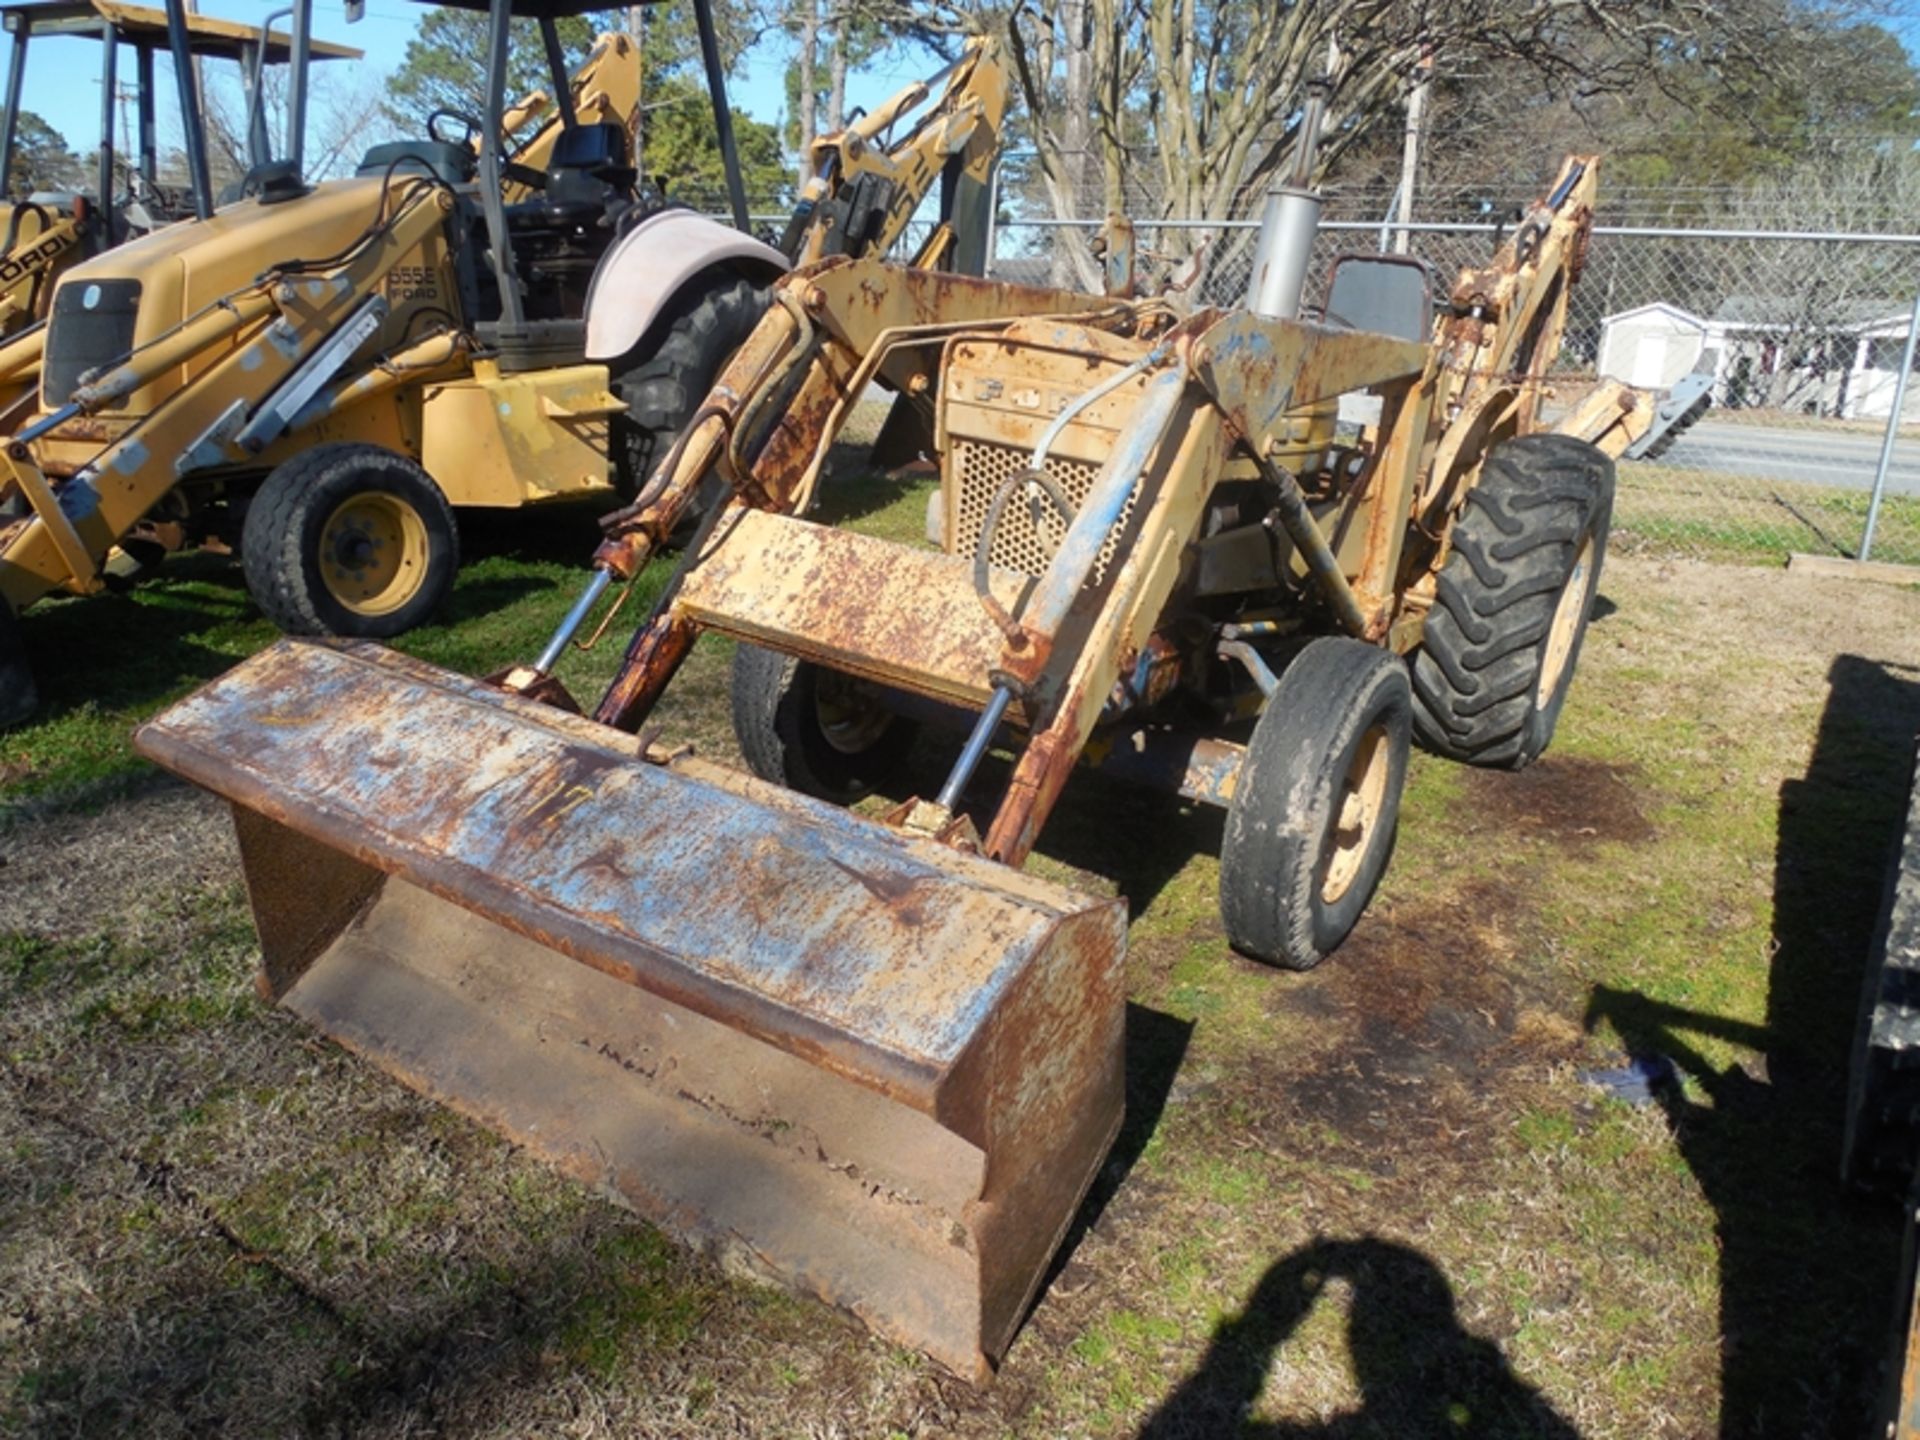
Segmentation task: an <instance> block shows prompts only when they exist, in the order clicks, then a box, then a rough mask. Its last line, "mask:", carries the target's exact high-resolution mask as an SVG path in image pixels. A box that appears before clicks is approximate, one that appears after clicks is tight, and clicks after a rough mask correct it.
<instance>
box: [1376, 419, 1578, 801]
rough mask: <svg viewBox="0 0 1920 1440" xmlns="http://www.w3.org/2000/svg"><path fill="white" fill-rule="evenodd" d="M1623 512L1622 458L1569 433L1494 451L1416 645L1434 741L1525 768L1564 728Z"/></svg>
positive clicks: (1425, 722) (1427, 736)
mask: <svg viewBox="0 0 1920 1440" xmlns="http://www.w3.org/2000/svg"><path fill="white" fill-rule="evenodd" d="M1612 520H1613V461H1612V460H1611V459H1609V458H1608V457H1607V456H1606V455H1605V454H1603V453H1602V452H1601V451H1599V450H1597V449H1595V448H1594V447H1593V446H1591V445H1589V444H1587V443H1586V442H1585V441H1582V440H1575V439H1573V438H1571V437H1570V436H1565V435H1522V436H1520V437H1518V438H1517V439H1513V440H1509V441H1507V442H1506V443H1505V444H1504V445H1501V446H1500V447H1499V448H1498V449H1496V450H1494V451H1493V453H1492V454H1490V455H1488V456H1487V460H1486V464H1485V466H1484V467H1483V469H1482V471H1481V474H1480V483H1479V484H1478V485H1476V486H1474V488H1473V489H1472V490H1471V491H1469V492H1468V494H1467V498H1466V502H1465V505H1464V507H1463V508H1462V510H1461V513H1460V517H1459V519H1458V520H1456V521H1455V522H1454V527H1453V550H1452V553H1451V554H1450V555H1448V557H1447V563H1446V565H1445V567H1444V568H1443V569H1442V570H1441V572H1440V580H1439V588H1438V592H1437V594H1436V595H1435V599H1434V606H1433V609H1432V610H1431V611H1430V612H1429V613H1428V615H1427V624H1426V634H1425V638H1424V639H1423V640H1422V641H1421V645H1420V648H1419V649H1418V650H1417V651H1415V652H1414V655H1413V701H1414V709H1413V723H1414V734H1415V735H1416V736H1417V737H1418V738H1419V741H1420V743H1421V744H1422V745H1423V746H1425V747H1426V748H1427V749H1429V750H1432V751H1435V752H1436V753H1438V754H1441V755H1445V756H1448V757H1449V758H1451V759H1454V760H1463V761H1466V762H1467V763H1469V764H1472V765H1487V766H1496V767H1505V768H1507V769H1511V770H1518V769H1520V768H1521V767H1523V766H1525V765H1528V764H1530V763H1532V762H1533V761H1534V760H1536V759H1538V758H1539V756H1540V754H1541V752H1542V751H1544V750H1545V749H1546V748H1547V745H1548V742H1550V741H1551V740H1552V739H1553V731H1554V726H1555V725H1556V724H1557V723H1558V722H1559V719H1560V710H1561V708H1562V707H1563V706H1564V705H1565V704H1566V701H1567V690H1568V687H1569V686H1570V685H1571V684H1572V681H1573V671H1574V666H1575V664H1576V663H1577V662H1578V661H1579V658H1580V645H1581V641H1582V640H1583V639H1584V638H1585V635H1586V628H1587V616H1588V614H1589V612H1590V611H1591V610H1592V608H1593V597H1594V595H1595V593H1596V592H1597V589H1598V586H1599V583H1600V567H1601V565H1602V563H1603V562H1604V561H1605V559H1606V553H1607V532H1608V530H1609V528H1610V526H1611V524H1612Z"/></svg>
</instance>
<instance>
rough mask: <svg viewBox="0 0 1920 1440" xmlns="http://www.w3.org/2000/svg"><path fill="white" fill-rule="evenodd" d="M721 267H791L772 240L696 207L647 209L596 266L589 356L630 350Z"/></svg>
mask: <svg viewBox="0 0 1920 1440" xmlns="http://www.w3.org/2000/svg"><path fill="white" fill-rule="evenodd" d="M722 267H726V268H731V269H736V270H738V271H739V272H740V273H741V274H743V275H746V276H747V277H748V278H750V279H755V280H772V279H775V278H777V277H779V276H781V275H784V274H786V273H787V271H788V269H789V268H790V266H789V264H788V262H787V257H786V256H784V255H782V254H781V253H780V252H779V251H778V250H776V249H774V248H773V246H771V245H768V244H766V243H764V242H763V241H759V240H756V239H754V238H753V237H752V236H751V235H743V234H741V233H740V232H739V231H738V230H736V229H734V228H733V227H732V226H731V225H723V224H721V223H720V222H719V221H718V220H710V219H708V218H707V217H706V216H704V215H699V214H696V213H694V212H693V211H691V210H662V211H661V212H660V213H659V214H658V215H650V216H648V217H647V218H646V219H645V220H643V221H641V222H640V223H639V224H638V225H636V226H634V227H633V229H631V230H629V231H628V232H627V233H626V234H625V235H623V236H621V237H620V238H619V239H618V240H617V241H615V242H614V244H613V246H612V248H611V249H609V250H608V251H607V253H606V254H605V255H604V256H603V257H601V260H600V264H599V267H598V268H597V269H595V271H594V272H593V283H592V284H591V285H589V286H588V287H587V358H588V359H589V360H600V361H610V360H617V359H618V358H619V357H620V356H622V355H625V354H626V353H627V352H628V351H629V350H631V349H633V347H634V346H635V345H637V344H639V343H640V337H641V336H642V335H644V334H646V333H647V327H648V326H650V325H652V324H653V322H654V321H655V320H656V319H658V318H659V317H660V313H661V312H662V311H663V310H665V309H666V308H667V306H668V305H669V304H671V303H672V301H673V298H674V297H675V296H676V295H678V294H680V292H681V291H682V290H683V289H684V288H685V287H686V286H687V285H689V284H690V283H692V282H693V281H694V280H696V279H697V278H699V276H700V275H702V274H703V273H705V272H707V271H709V270H714V269H718V268H722Z"/></svg>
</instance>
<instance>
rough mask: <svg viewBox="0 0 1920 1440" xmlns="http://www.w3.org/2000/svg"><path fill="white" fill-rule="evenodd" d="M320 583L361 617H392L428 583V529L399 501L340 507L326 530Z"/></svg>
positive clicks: (377, 499) (351, 500)
mask: <svg viewBox="0 0 1920 1440" xmlns="http://www.w3.org/2000/svg"><path fill="white" fill-rule="evenodd" d="M320 583H321V584H323V585H325V586H326V587H327V593H328V594H329V595H331V596H332V597H333V598H334V599H335V600H337V601H339V602H340V604H342V605H344V606H346V608H347V609H349V610H351V611H352V612H353V613H354V614H356V615H391V614H392V613H393V612H394V611H395V610H398V609H399V608H400V607H401V606H402V605H405V604H406V603H407V602H408V601H409V600H411V599H413V597H414V596H416V595H418V594H419V593H420V587H421V586H423V585H425V584H426V583H427V527H426V523H425V522H424V521H423V520H421V518H420V512H419V511H417V510H415V509H414V508H413V506H411V505H409V504H408V503H407V502H406V501H405V500H402V499H401V498H400V497H399V496H398V495H388V494H386V493H384V492H382V491H367V492H365V493H363V494H360V495H353V496H349V497H348V498H347V499H345V500H343V501H341V502H340V504H339V505H338V506H337V507H336V508H335V510H334V512H333V513H332V514H331V515H329V516H328V517H327V523H326V524H325V525H323V526H322V527H321V529H320Z"/></svg>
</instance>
